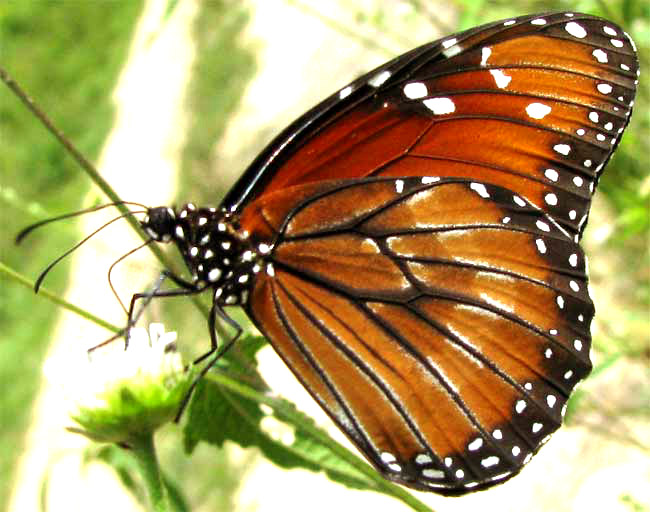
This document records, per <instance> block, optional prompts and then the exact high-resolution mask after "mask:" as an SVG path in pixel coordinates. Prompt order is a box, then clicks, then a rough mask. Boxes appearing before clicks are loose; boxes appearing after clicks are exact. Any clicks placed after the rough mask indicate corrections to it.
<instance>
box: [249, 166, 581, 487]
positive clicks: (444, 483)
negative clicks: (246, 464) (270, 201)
mask: <svg viewBox="0 0 650 512" xmlns="http://www.w3.org/2000/svg"><path fill="white" fill-rule="evenodd" d="M305 187H306V193H305V194H302V195H304V196H306V198H305V199H302V198H301V194H300V193H299V190H297V189H299V188H300V187H297V189H296V188H294V189H293V190H292V192H291V197H287V198H286V202H291V201H292V199H293V200H294V206H293V208H292V209H291V211H290V212H289V213H288V215H286V218H284V217H282V215H276V214H275V212H274V208H273V207H272V205H270V207H269V211H265V210H264V208H262V209H261V210H258V212H257V213H258V214H259V216H260V217H262V218H264V222H265V226H266V228H267V229H268V230H270V231H273V232H275V236H276V238H275V240H276V242H275V245H274V247H273V249H272V252H271V253H270V255H269V257H268V263H267V265H266V267H265V268H264V269H262V270H261V272H260V273H258V274H257V276H256V278H255V284H254V288H253V291H252V293H251V298H250V301H249V303H248V313H249V314H250V316H251V317H252V318H253V320H254V322H255V323H256V325H257V326H258V327H259V328H260V330H261V331H262V332H263V333H264V334H265V335H266V336H267V337H268V338H269V340H270V342H271V343H272V345H273V346H274V348H275V349H276V351H277V352H278V353H279V354H280V356H281V357H282V358H283V359H284V360H285V362H286V363H287V364H288V366H289V368H291V370H292V371H293V372H294V373H295V375H296V376H297V377H298V379H299V380H300V381H301V382H302V383H303V385H304V386H305V387H306V388H307V389H308V390H309V391H310V393H311V394H312V395H313V396H314V398H315V399H316V400H317V401H318V402H319V404H320V405H321V406H322V407H323V408H324V409H325V410H326V411H327V412H328V414H329V415H330V416H331V417H332V418H333V420H334V421H335V422H336V423H337V424H338V425H339V427H340V428H341V429H342V430H343V431H344V432H346V434H347V435H348V436H349V437H350V439H351V440H352V441H353V442H354V443H355V444H356V445H357V447H358V448H359V449H360V450H361V451H362V452H363V453H364V454H365V455H366V457H367V458H368V459H369V460H370V461H371V462H372V463H373V465H375V466H376V467H377V469H378V470H379V471H381V472H382V473H383V474H384V475H385V476H386V477H387V478H389V479H392V480H394V481H397V482H399V483H401V484H404V485H408V486H412V487H415V488H418V489H425V490H433V491H437V492H440V493H444V494H462V493H465V492H469V491H471V490H475V489H476V488H480V487H487V486H490V485H493V484H495V483H498V482H501V481H504V480H506V479H508V478H510V477H511V476H513V475H514V474H516V473H517V472H518V471H519V470H520V469H521V467H522V466H523V465H524V464H525V463H526V462H527V461H528V460H529V458H530V456H531V455H532V454H533V453H535V452H536V451H537V449H538V448H539V447H540V446H541V444H542V443H543V442H544V441H545V440H546V439H547V438H548V435H549V434H551V433H552V432H553V431H555V430H556V429H557V428H558V427H559V425H560V424H561V420H562V415H563V410H564V407H565V404H566V401H567V399H568V396H569V394H570V392H571V390H572V389H573V387H574V386H575V384H576V383H577V382H578V380H580V379H581V378H583V377H584V376H586V374H587V373H588V372H589V370H590V367H591V364H590V361H589V347H590V334H589V324H590V322H591V319H592V316H593V306H592V303H591V300H590V298H589V295H588V292H587V282H586V281H587V277H586V274H585V260H584V255H583V253H582V251H581V249H580V247H579V246H578V245H577V244H576V243H575V242H574V241H573V240H572V239H571V237H570V236H569V235H568V234H567V233H566V231H564V230H563V229H562V228H560V227H559V226H558V225H557V224H555V223H554V222H553V221H552V220H551V219H550V218H549V217H548V216H546V215H545V214H543V213H542V212H540V211H539V210H538V209H536V208H535V207H533V206H532V205H531V204H530V203H528V202H526V201H525V200H523V199H522V198H521V197H519V196H518V195H516V194H514V193H513V192H511V191H507V190H505V189H502V188H499V187H495V186H492V185H489V184H483V183H478V182H470V181H467V180H461V179H442V180H439V179H438V178H408V179H376V180H373V179H368V180H361V181H347V182H334V183H332V182H327V183H321V184H319V185H318V190H316V188H315V187H314V185H305ZM287 194H289V192H287Z"/></svg>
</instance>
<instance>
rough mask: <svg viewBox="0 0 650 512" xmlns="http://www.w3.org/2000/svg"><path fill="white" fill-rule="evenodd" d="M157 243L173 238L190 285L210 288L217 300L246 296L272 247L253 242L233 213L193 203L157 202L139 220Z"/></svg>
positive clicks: (235, 301)
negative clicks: (177, 205)
mask: <svg viewBox="0 0 650 512" xmlns="http://www.w3.org/2000/svg"><path fill="white" fill-rule="evenodd" d="M141 225H142V227H143V229H144V230H145V231H146V232H147V234H149V235H150V236H151V237H152V238H153V239H154V240H155V241H157V242H173V243H174V244H175V245H176V246H177V247H178V250H179V251H180V253H181V255H182V256H183V259H184V260H185V264H186V265H187V268H188V269H189V271H190V274H191V276H192V284H193V287H194V289H198V290H202V289H206V288H213V289H214V300H215V302H217V303H218V304H219V305H224V306H231V305H243V304H246V302H247V301H248V296H249V293H250V288H251V285H252V282H253V276H254V275H255V274H256V273H258V272H260V271H261V270H262V269H264V268H266V264H265V261H264V257H265V256H266V255H267V254H268V253H269V252H270V250H271V247H269V246H268V245H266V244H260V246H259V247H255V246H254V245H253V244H252V242H251V240H250V239H249V237H248V233H247V232H246V231H245V230H243V229H241V227H240V226H239V218H238V216H237V215H236V214H233V213H230V212H225V211H220V210H217V209H216V208H199V207H196V206H194V205H193V204H192V203H188V204H186V205H184V206H183V207H182V208H180V209H178V210H174V209H172V208H168V207H158V208H152V209H150V210H149V212H148V215H147V217H146V218H145V219H144V220H143V221H142V222H141Z"/></svg>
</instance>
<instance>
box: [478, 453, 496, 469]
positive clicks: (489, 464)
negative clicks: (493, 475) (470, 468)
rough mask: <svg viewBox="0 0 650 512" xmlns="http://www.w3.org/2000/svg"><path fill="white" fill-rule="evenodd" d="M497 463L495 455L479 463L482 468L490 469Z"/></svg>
mask: <svg viewBox="0 0 650 512" xmlns="http://www.w3.org/2000/svg"><path fill="white" fill-rule="evenodd" d="M498 463H499V457H497V456H496V455H491V456H490V457H486V458H485V459H483V460H482V461H481V466H483V467H484V468H491V467H492V466H496V465H497V464H498Z"/></svg>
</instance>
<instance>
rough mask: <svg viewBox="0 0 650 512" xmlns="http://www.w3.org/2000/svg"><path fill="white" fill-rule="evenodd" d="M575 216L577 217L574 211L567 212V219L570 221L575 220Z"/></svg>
mask: <svg viewBox="0 0 650 512" xmlns="http://www.w3.org/2000/svg"><path fill="white" fill-rule="evenodd" d="M576 215H577V214H576V211H575V210H571V211H569V218H570V219H571V220H576Z"/></svg>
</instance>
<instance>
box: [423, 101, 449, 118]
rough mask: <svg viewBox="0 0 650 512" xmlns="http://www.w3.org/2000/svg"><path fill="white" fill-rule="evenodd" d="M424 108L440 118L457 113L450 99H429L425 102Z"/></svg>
mask: <svg viewBox="0 0 650 512" xmlns="http://www.w3.org/2000/svg"><path fill="white" fill-rule="evenodd" d="M422 103H424V106H425V107H427V108H428V109H429V110H431V112H433V113H434V114H436V115H438V116H440V115H444V114H451V113H452V112H455V111H456V105H455V104H454V102H453V101H452V100H451V99H450V98H429V99H428V100H424V101H423V102H422Z"/></svg>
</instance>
